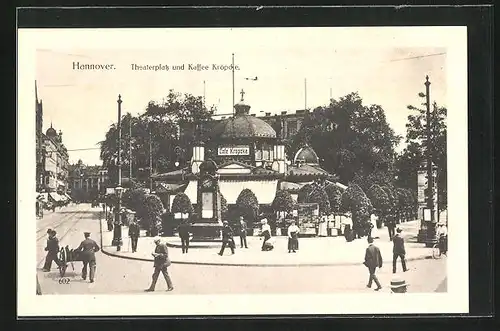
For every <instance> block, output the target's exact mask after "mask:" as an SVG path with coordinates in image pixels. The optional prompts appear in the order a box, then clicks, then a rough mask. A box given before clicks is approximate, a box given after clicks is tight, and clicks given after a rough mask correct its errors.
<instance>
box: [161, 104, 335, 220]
mask: <svg viewBox="0 0 500 331" xmlns="http://www.w3.org/2000/svg"><path fill="white" fill-rule="evenodd" d="M234 108H235V114H234V116H233V117H230V118H227V119H224V120H222V121H220V122H219V123H217V124H216V125H215V126H214V127H213V129H212V130H210V132H209V135H210V136H209V138H205V139H204V140H205V141H201V140H200V139H198V141H196V142H195V143H193V147H192V148H193V150H192V158H191V161H190V165H188V166H186V167H185V168H182V169H179V170H175V171H172V172H168V173H163V174H157V175H153V180H154V182H155V192H156V194H158V195H159V196H161V198H162V200H163V201H164V202H165V205H166V206H167V205H168V206H169V207H171V206H172V201H173V200H174V197H175V195H176V194H178V193H179V192H184V193H185V194H186V195H187V196H188V197H189V199H190V200H191V202H192V203H193V204H196V203H197V201H199V200H198V189H199V188H198V185H199V183H200V181H199V180H198V179H199V175H200V165H201V164H203V163H204V162H205V161H207V159H208V158H210V159H211V160H213V161H214V162H215V164H216V169H217V170H216V176H215V178H217V184H218V187H219V190H220V193H221V194H222V196H223V197H224V198H225V199H226V201H227V205H228V209H229V211H230V212H231V210H232V208H234V205H235V204H236V199H237V198H238V196H239V194H240V193H241V191H242V190H244V189H250V190H252V192H253V193H254V194H255V196H256V197H257V200H258V203H259V207H260V208H259V209H260V212H261V213H264V214H265V213H267V212H271V208H270V207H271V204H272V202H273V200H274V197H275V195H276V192H277V191H278V190H286V191H289V192H290V193H291V195H292V197H293V198H294V199H295V201H297V195H298V191H299V189H300V188H301V187H302V186H304V185H306V184H309V183H312V182H313V181H315V180H318V179H323V180H326V181H328V182H332V183H335V184H336V185H339V186H341V187H344V186H343V185H340V184H338V183H336V179H337V177H336V176H335V175H332V174H329V173H328V172H327V171H325V170H323V169H322V168H321V167H320V166H319V160H318V156H317V155H316V153H315V152H314V150H313V149H312V148H311V147H309V146H306V147H303V148H301V149H299V150H298V152H297V153H296V155H295V157H294V160H293V161H292V162H290V161H288V160H287V157H286V154H285V146H284V145H283V143H282V142H281V141H280V139H279V138H277V135H276V132H275V130H274V129H273V128H272V127H271V126H270V125H269V124H268V123H266V122H265V121H264V120H261V119H259V118H257V117H254V116H252V115H250V114H249V110H250V105H248V104H246V103H245V102H244V101H243V98H242V100H241V101H240V102H238V103H237V104H236V105H235V106H234ZM209 151H212V152H211V153H209ZM209 154H210V156H209ZM195 210H197V209H196V208H195ZM230 214H231V213H230ZM233 218H234V217H231V219H230V221H237V218H235V219H233ZM249 225H250V224H249Z"/></svg>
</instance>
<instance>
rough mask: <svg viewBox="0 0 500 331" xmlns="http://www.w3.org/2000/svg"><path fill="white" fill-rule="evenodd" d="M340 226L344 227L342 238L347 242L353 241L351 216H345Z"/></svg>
mask: <svg viewBox="0 0 500 331" xmlns="http://www.w3.org/2000/svg"><path fill="white" fill-rule="evenodd" d="M342 224H343V225H344V237H345V240H346V241H347V242H351V241H352V240H353V232H352V231H353V230H352V218H351V215H349V214H347V215H345V216H344V217H343V218H342Z"/></svg>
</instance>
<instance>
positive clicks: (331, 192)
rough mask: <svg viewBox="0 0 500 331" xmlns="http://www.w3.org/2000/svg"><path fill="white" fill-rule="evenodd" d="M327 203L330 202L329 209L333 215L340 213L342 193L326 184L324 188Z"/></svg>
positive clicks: (333, 186) (334, 186)
mask: <svg viewBox="0 0 500 331" xmlns="http://www.w3.org/2000/svg"><path fill="white" fill-rule="evenodd" d="M325 191H326V194H327V195H328V201H330V209H331V211H332V212H333V213H335V214H337V213H340V205H341V204H342V191H341V190H340V188H339V187H338V186H337V185H334V184H328V185H327V186H326V187H325Z"/></svg>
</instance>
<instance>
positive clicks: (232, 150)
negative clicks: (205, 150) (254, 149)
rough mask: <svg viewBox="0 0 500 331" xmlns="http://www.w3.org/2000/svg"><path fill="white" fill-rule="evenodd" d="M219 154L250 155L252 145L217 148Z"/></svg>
mask: <svg viewBox="0 0 500 331" xmlns="http://www.w3.org/2000/svg"><path fill="white" fill-rule="evenodd" d="M217 154H218V155H219V156H229V155H250V147H249V146H247V145H235V146H223V147H219V148H218V150H217Z"/></svg>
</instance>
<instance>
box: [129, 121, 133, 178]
mask: <svg viewBox="0 0 500 331" xmlns="http://www.w3.org/2000/svg"><path fill="white" fill-rule="evenodd" d="M128 158H129V161H128V163H129V170H128V174H129V175H128V177H129V179H130V180H132V114H131V115H130V119H129V126H128Z"/></svg>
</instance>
